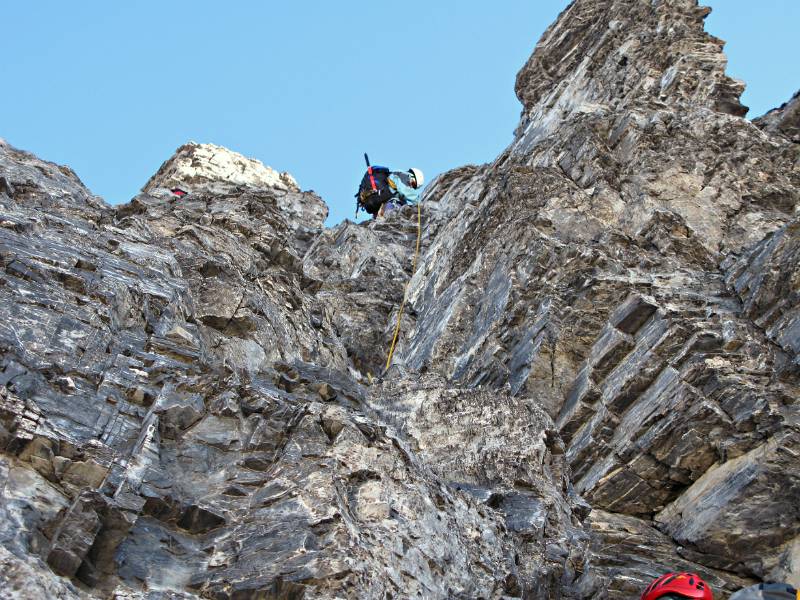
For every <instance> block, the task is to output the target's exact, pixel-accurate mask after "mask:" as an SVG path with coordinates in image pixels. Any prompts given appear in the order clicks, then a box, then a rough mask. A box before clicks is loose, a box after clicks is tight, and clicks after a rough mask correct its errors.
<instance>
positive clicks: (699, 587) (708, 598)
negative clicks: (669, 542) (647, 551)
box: [641, 573, 714, 600]
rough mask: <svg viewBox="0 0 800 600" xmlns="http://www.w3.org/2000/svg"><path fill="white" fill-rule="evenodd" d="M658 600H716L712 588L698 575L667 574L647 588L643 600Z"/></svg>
mask: <svg viewBox="0 0 800 600" xmlns="http://www.w3.org/2000/svg"><path fill="white" fill-rule="evenodd" d="M657 598H662V599H664V600H666V599H667V598H669V599H670V600H672V599H674V600H681V599H683V598H692V599H694V600H714V594H712V593H711V587H709V585H708V584H707V583H706V582H705V581H703V580H702V579H701V578H700V576H699V575H697V574H696V573H667V574H665V575H662V576H661V577H659V578H658V579H656V580H655V581H653V582H652V583H651V584H650V585H648V586H647V589H646V590H645V591H644V593H643V594H642V597H641V600H656V599H657Z"/></svg>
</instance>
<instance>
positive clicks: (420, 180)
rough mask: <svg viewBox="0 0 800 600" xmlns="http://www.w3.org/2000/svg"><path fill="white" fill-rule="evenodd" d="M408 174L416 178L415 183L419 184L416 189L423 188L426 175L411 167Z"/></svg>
mask: <svg viewBox="0 0 800 600" xmlns="http://www.w3.org/2000/svg"><path fill="white" fill-rule="evenodd" d="M408 172H409V173H411V174H412V175H413V176H414V181H416V182H417V185H415V186H414V187H417V188H421V187H422V184H423V183H425V175H423V174H422V171H420V170H419V169H415V168H414V167H411V168H410V169H409V170H408Z"/></svg>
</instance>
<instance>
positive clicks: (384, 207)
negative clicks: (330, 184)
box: [356, 155, 425, 219]
mask: <svg viewBox="0 0 800 600" xmlns="http://www.w3.org/2000/svg"><path fill="white" fill-rule="evenodd" d="M364 156H365V157H366V155H364ZM367 165H368V166H367V172H366V173H365V174H364V177H363V178H362V179H361V185H360V186H359V187H358V192H357V193H356V203H357V204H356V214H358V208H359V207H361V208H363V209H364V210H366V211H367V212H368V213H369V214H371V215H372V218H373V219H375V218H378V217H382V216H383V215H385V214H387V213H389V212H391V211H393V210H395V209H396V208H399V207H400V206H405V205H406V204H414V203H415V202H416V201H417V198H419V189H420V188H421V187H422V184H423V183H424V181H425V177H424V175H423V174H422V171H421V170H420V169H416V168H411V169H409V170H408V171H390V170H389V169H388V168H386V167H379V166H377V165H375V166H369V160H367Z"/></svg>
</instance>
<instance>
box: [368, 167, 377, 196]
mask: <svg viewBox="0 0 800 600" xmlns="http://www.w3.org/2000/svg"><path fill="white" fill-rule="evenodd" d="M367 173H369V183H370V185H371V186H372V191H373V192H377V191H378V186H377V185H375V178H374V177H373V176H372V167H367Z"/></svg>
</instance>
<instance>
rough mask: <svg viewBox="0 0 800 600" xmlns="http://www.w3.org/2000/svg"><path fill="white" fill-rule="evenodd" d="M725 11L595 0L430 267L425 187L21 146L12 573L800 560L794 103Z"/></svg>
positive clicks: (99, 577) (156, 577)
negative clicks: (115, 182) (722, 36)
mask: <svg viewBox="0 0 800 600" xmlns="http://www.w3.org/2000/svg"><path fill="white" fill-rule="evenodd" d="M707 13H708V10H707V9H704V8H701V7H698V5H697V3H696V2H694V1H692V0H661V1H654V2H649V1H648V2H643V1H641V0H576V1H575V2H573V3H572V4H571V5H570V6H569V7H568V8H567V9H566V10H565V11H564V12H563V13H562V14H561V15H560V17H559V18H558V20H557V21H556V23H554V24H553V25H552V26H551V27H550V28H549V29H548V31H547V32H545V34H544V36H543V37H542V39H541V41H540V42H539V44H538V45H537V47H536V50H535V52H534V54H533V56H532V57H531V59H530V60H529V61H528V63H527V64H526V65H525V66H524V67H523V69H522V71H520V74H519V75H518V77H517V82H516V91H517V95H518V96H519V98H520V101H521V102H522V105H523V110H522V116H521V122H520V125H519V127H518V128H517V130H516V132H515V135H514V139H513V140H512V141H511V143H510V145H509V147H508V149H507V150H506V151H505V152H503V153H502V154H501V156H500V157H498V158H497V159H496V160H495V161H494V162H492V163H489V164H486V165H480V166H466V167H462V168H459V169H456V170H453V171H451V172H448V173H446V174H444V175H442V176H440V177H438V178H437V179H436V180H435V181H434V182H432V184H431V185H430V186H429V187H428V188H427V190H426V191H425V194H424V201H423V203H422V210H421V212H420V214H419V216H420V217H421V223H422V239H421V242H422V243H421V251H420V255H419V258H418V260H417V268H416V271H415V272H414V273H412V266H413V264H414V260H413V259H414V247H415V243H416V239H417V232H418V231H417V219H418V213H417V211H416V209H415V208H414V207H405V208H404V209H402V210H400V211H396V212H394V213H391V214H390V215H389V216H388V217H387V218H385V219H381V220H378V221H371V222H368V223H364V224H355V223H351V222H345V223H342V224H340V225H338V226H336V227H333V228H330V229H325V228H324V227H323V222H324V219H325V217H326V215H327V207H326V206H325V204H324V202H323V201H322V199H320V198H319V197H318V196H316V195H315V194H313V193H310V192H302V191H301V190H300V189H299V187H298V186H297V184H296V183H295V181H294V179H293V178H292V177H291V176H290V175H288V174H286V173H278V172H276V171H274V170H272V169H270V168H269V167H265V166H264V165H263V164H261V163H260V162H258V161H254V160H252V159H247V158H245V157H243V156H241V155H239V154H237V153H235V152H232V151H230V150H227V149H225V148H221V147H218V146H213V145H210V144H195V143H189V144H187V145H185V146H182V147H181V148H179V149H178V150H177V151H176V153H175V155H174V156H173V157H171V158H170V159H168V160H167V161H166V162H165V163H164V165H163V166H162V167H161V169H159V171H158V173H156V174H155V175H154V176H153V177H152V178H151V179H150V180H149V181H148V182H147V184H146V185H145V187H144V188H143V191H142V193H141V194H139V195H137V196H136V197H135V198H134V199H133V200H131V202H129V203H128V204H125V205H121V206H116V207H112V206H109V205H107V204H106V203H105V202H103V201H102V200H101V199H100V198H97V197H96V196H93V195H92V194H91V193H90V192H89V191H88V190H87V189H86V188H85V187H84V186H83V184H82V183H81V182H80V180H79V179H78V177H77V176H76V175H75V174H74V173H73V172H72V171H71V170H70V169H69V168H67V167H62V166H58V165H54V164H52V163H48V162H45V161H43V160H40V159H39V158H37V157H35V156H33V155H30V154H28V153H25V152H22V151H20V150H17V149H15V148H13V147H11V146H9V145H8V144H6V143H5V142H2V143H0V267H2V271H0V566H2V568H1V569H0V590H2V593H0V596H2V595H3V594H5V595H7V596H8V597H10V598H29V597H42V598H50V597H52V598H64V599H67V598H69V599H72V598H86V597H93V598H115V599H150V600H162V599H166V598H169V599H188V598H214V599H217V598H219V599H229V598H231V599H233V598H236V599H249V598H381V599H383V598H389V597H393V598H395V597H396V598H408V597H415V598H416V597H421V598H535V599H539V598H541V599H547V598H574V599H578V598H580V599H588V598H619V599H622V598H631V597H637V596H638V595H639V594H640V593H641V590H642V589H643V588H644V586H645V585H646V583H647V582H648V581H649V580H650V579H652V578H654V577H656V576H657V575H659V574H662V573H664V572H666V571H670V570H689V571H696V572H699V573H700V574H701V575H702V576H703V577H704V578H705V579H706V580H707V581H708V582H709V583H710V584H711V585H712V587H713V588H714V591H715V597H721V598H725V597H727V595H728V594H729V592H730V591H732V590H735V589H738V588H739V587H742V586H744V585H747V584H750V583H752V582H755V581H759V580H767V579H781V580H788V581H793V582H794V583H795V584H798V585H800V513H799V512H798V511H800V460H798V456H800V403H799V402H798V399H799V398H800V387H799V385H798V384H799V381H798V377H799V376H800V354H799V353H800V270H798V260H799V259H800V224H799V223H798V218H799V217H798V215H799V214H800V166H798V165H799V164H800V163H798V160H797V156H798V154H797V152H798V150H797V143H796V142H797V140H796V139H795V138H796V136H795V134H796V131H795V130H796V104H797V103H796V100H797V98H796V97H795V98H794V99H792V100H790V101H789V102H788V103H787V104H786V105H784V106H782V107H780V108H779V109H776V110H775V111H771V112H770V113H768V114H767V115H765V116H764V117H762V118H760V119H757V120H756V121H755V122H750V121H748V120H746V119H745V118H744V114H745V113H746V109H745V108H744V107H742V106H741V104H740V103H739V94H740V93H741V90H742V89H743V85H742V84H741V83H739V82H736V81H734V80H731V79H730V78H728V77H727V76H726V75H725V57H724V55H723V54H722V50H721V49H722V42H721V41H720V40H718V39H716V38H713V37H712V36H710V35H708V34H707V33H706V32H704V30H703V18H704V17H705V16H706V15H707ZM174 188H180V189H181V190H183V191H185V192H187V194H186V195H184V196H182V197H178V196H176V195H175V194H173V193H172V191H171V190H172V189H174ZM407 283H408V287H407V289H406V284H407ZM404 294H406V297H407V302H406V305H405V307H404V311H403V313H402V319H401V323H400V325H401V327H400V336H399V341H398V343H397V347H396V350H395V353H394V358H393V364H392V366H391V368H390V369H389V370H388V371H384V367H385V363H386V358H387V353H388V350H389V347H390V345H391V342H392V338H393V334H394V330H395V324H396V322H397V319H398V317H399V315H398V313H399V305H400V303H401V300H402V299H403V297H404Z"/></svg>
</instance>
